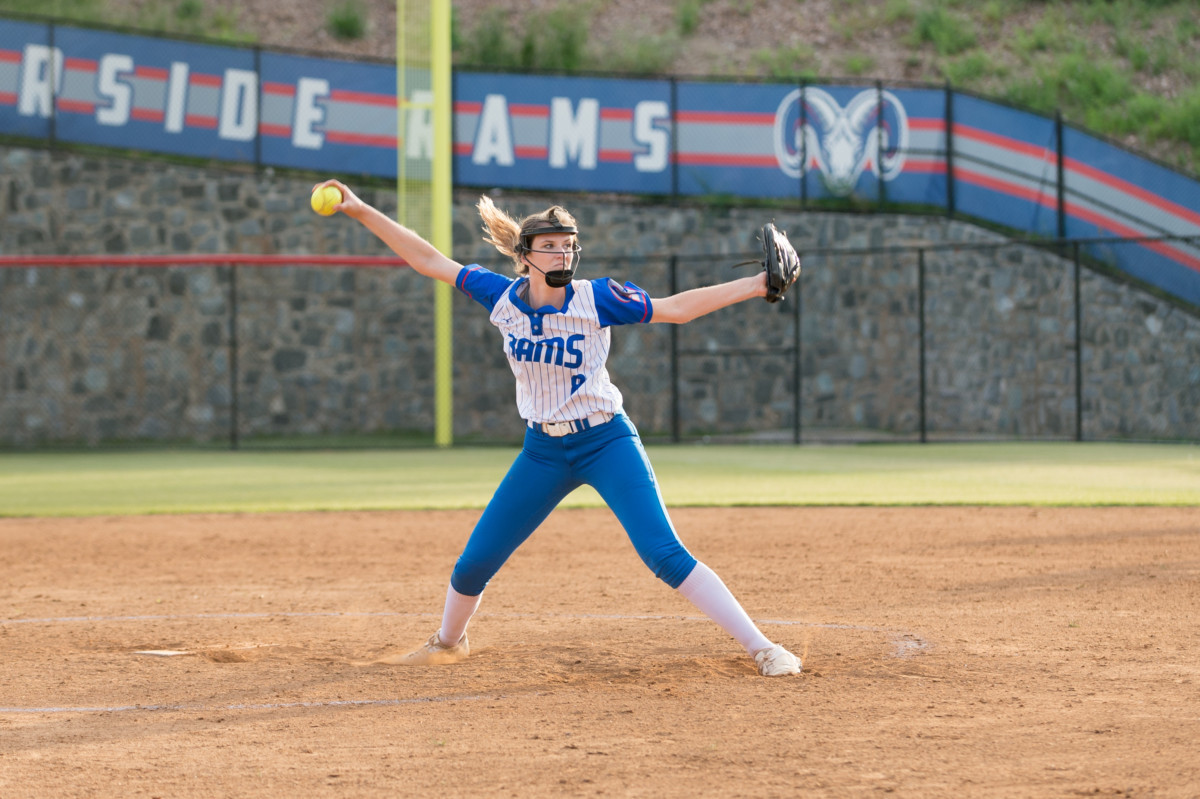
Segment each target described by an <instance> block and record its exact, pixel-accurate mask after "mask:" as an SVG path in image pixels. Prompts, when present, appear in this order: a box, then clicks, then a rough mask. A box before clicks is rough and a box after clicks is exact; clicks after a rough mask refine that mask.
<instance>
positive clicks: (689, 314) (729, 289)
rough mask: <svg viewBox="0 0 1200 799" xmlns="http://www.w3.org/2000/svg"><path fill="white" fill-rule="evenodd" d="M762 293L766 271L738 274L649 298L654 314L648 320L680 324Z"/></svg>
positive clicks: (764, 291)
mask: <svg viewBox="0 0 1200 799" xmlns="http://www.w3.org/2000/svg"><path fill="white" fill-rule="evenodd" d="M766 296H767V273H766V272H759V273H758V274H757V275H750V276H748V277H743V278H738V279H737V280H731V281H729V282H728V283H719V284H717V285H715V286H705V287H704V288H699V289H689V290H688V291H681V292H680V293H678V294H672V295H671V296H670V297H663V298H662V299H657V300H651V302H652V304H653V306H654V316H653V317H651V319H650V321H651V322H669V323H672V324H676V325H682V324H684V323H685V322H690V321H692V320H693V319H697V318H699V317H701V316H704V315H705V314H708V313H712V312H713V311H718V310H720V309H721V308H727V307H729V306H730V305H736V304H737V303H739V302H745V301H746V300H750V299H753V298H755V297H766Z"/></svg>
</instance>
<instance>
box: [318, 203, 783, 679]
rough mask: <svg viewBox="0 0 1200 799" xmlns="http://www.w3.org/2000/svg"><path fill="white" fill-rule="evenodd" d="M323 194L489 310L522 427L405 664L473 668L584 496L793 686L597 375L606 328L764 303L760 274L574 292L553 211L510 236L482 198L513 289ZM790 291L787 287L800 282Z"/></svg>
mask: <svg viewBox="0 0 1200 799" xmlns="http://www.w3.org/2000/svg"><path fill="white" fill-rule="evenodd" d="M322 186H336V187H337V188H338V189H340V190H341V192H342V198H343V199H342V202H341V203H340V204H339V205H337V207H336V210H337V211H340V212H342V213H344V214H346V215H348V216H350V217H352V218H354V219H356V220H358V221H359V222H361V223H362V224H363V225H364V226H366V228H367V229H369V230H370V231H371V232H373V233H374V234H375V235H376V236H378V237H379V238H380V239H381V240H382V241H383V242H384V243H385V244H387V245H388V246H389V247H390V248H391V249H392V250H394V251H395V252H396V253H397V254H398V255H399V256H400V257H402V258H403V259H404V260H405V261H407V262H408V263H409V265H410V266H411V267H412V268H413V269H415V270H416V271H417V272H419V273H420V274H422V275H426V276H427V277H431V278H434V279H437V280H441V281H443V282H445V283H449V284H450V285H452V286H454V287H455V288H457V289H458V290H459V291H461V292H462V293H463V294H465V295H466V296H467V297H469V298H471V299H472V300H474V301H476V302H478V303H479V304H480V305H482V306H483V307H484V308H486V309H487V310H488V312H489V313H490V319H491V322H492V324H493V325H495V326H496V328H497V329H499V331H500V335H501V337H502V340H503V345H504V352H505V355H507V357H508V362H509V365H510V366H511V367H512V371H513V374H514V375H515V376H516V383H517V408H518V411H519V412H520V415H521V417H522V418H523V419H525V422H526V430H525V442H524V446H523V448H522V450H521V453H520V454H519V455H518V456H517V459H516V461H515V462H514V463H513V465H512V467H511V468H510V469H509V471H508V474H507V475H506V476H505V477H504V479H503V481H502V482H501V483H500V486H499V488H497V489H496V493H495V495H494V496H493V497H492V499H491V501H490V502H489V503H488V506H487V509H486V510H485V511H484V512H483V515H482V516H481V517H480V519H479V522H478V523H477V524H476V526H475V529H474V531H473V532H472V533H471V536H470V539H469V540H468V541H467V545H466V548H465V549H464V550H463V552H462V554H461V555H460V556H459V558H458V561H457V563H456V564H455V566H454V570H453V572H452V573H451V575H450V585H449V586H448V588H447V590H446V604H445V608H444V611H443V614H442V624H441V627H440V628H439V630H438V631H437V632H436V633H434V634H433V635H432V636H431V637H430V638H429V640H428V641H427V642H426V643H425V644H424V645H423V646H421V647H419V648H418V649H416V650H414V651H412V652H410V653H408V654H407V655H405V656H404V657H403V658H402V662H403V663H405V664H407V665H434V664H446V663H455V662H458V661H461V660H463V659H465V658H466V657H468V655H469V654H470V644H469V643H468V641H467V624H468V622H470V620H471V617H472V615H473V614H474V613H475V611H476V610H477V609H478V607H479V602H480V598H481V597H482V595H483V590H484V588H486V587H487V584H488V581H489V580H491V578H492V576H493V575H495V574H496V572H497V571H499V569H500V567H501V566H503V565H504V563H505V561H506V560H508V558H509V556H510V555H512V553H513V552H514V551H516V549H517V547H519V546H520V545H521V544H522V543H523V542H524V541H525V539H526V538H528V537H529V535H530V534H531V533H533V531H534V530H535V529H537V527H538V525H540V524H541V523H542V521H543V520H544V519H545V518H546V517H547V516H548V515H549V514H550V511H552V510H553V509H554V508H555V506H557V505H558V503H559V502H561V501H562V500H563V498H564V497H566V496H567V495H568V494H569V493H570V492H571V491H573V490H575V489H576V488H578V487H579V486H581V485H584V484H587V485H590V486H592V487H593V488H594V489H595V490H596V491H597V493H599V494H600V496H601V497H603V498H604V501H605V502H606V503H608V505H609V507H610V508H612V510H613V512H614V514H615V515H616V516H617V518H618V520H620V522H621V524H622V526H623V527H624V528H625V531H626V532H627V533H628V535H629V538H630V540H631V541H632V542H633V545H634V547H635V549H636V550H637V553H638V555H639V556H640V557H641V559H642V561H643V562H644V563H645V564H646V566H648V567H649V568H650V569H651V571H653V572H654V574H655V575H656V576H657V577H658V578H659V579H661V580H662V581H663V582H665V583H666V584H667V585H669V586H671V587H672V588H674V589H677V590H678V591H679V592H680V593H681V594H682V595H683V596H684V597H686V598H687V599H688V600H689V601H690V602H691V603H692V604H694V605H695V606H696V607H697V608H698V609H699V610H700V611H701V612H703V613H704V614H705V615H706V616H708V617H709V618H710V619H712V620H713V621H715V622H716V623H717V624H718V625H719V626H720V627H721V628H722V629H723V630H725V631H726V632H727V633H729V634H730V635H731V636H733V637H734V638H735V639H736V640H737V641H738V643H740V644H741V645H742V646H743V647H744V648H745V649H746V652H747V653H748V654H749V655H750V656H751V657H752V658H753V659H754V662H755V665H756V666H757V668H758V671H759V673H760V674H762V675H764V676H768V677H777V676H783V675H789V674H799V673H800V668H801V664H800V660H799V659H798V658H797V657H796V656H795V655H793V654H792V653H791V652H789V651H788V650H786V649H785V648H784V647H782V646H780V645H779V644H776V643H773V642H772V641H771V640H769V639H768V638H767V637H766V636H765V635H763V633H762V631H760V630H759V629H758V627H757V626H756V625H755V624H754V622H753V621H752V620H751V619H750V617H749V616H748V615H747V614H746V612H745V610H743V609H742V606H741V604H739V603H738V601H737V599H736V598H735V597H734V596H733V594H732V593H731V592H730V591H729V589H728V588H727V587H726V586H725V584H724V582H722V581H721V578H720V577H718V576H717V575H716V574H715V573H714V572H713V571H712V570H711V569H709V568H708V567H707V566H705V565H704V564H703V563H700V562H699V561H697V560H696V558H694V557H693V556H692V554H691V553H690V552H688V550H687V549H686V548H685V547H684V546H683V544H682V542H681V541H680V540H679V536H678V535H677V534H676V532H675V528H674V526H673V525H672V523H671V519H670V517H669V516H668V514H667V509H666V506H665V504H664V503H663V498H662V494H661V493H660V492H659V488H658V482H657V480H656V479H655V476H654V471H653V469H652V468H651V466H650V462H649V460H648V459H647V457H646V452H645V450H644V449H643V447H642V442H641V439H640V438H639V436H638V432H637V430H636V428H634V426H633V423H632V422H631V421H630V420H629V418H628V417H627V416H626V415H625V413H624V411H623V410H622V403H621V392H620V391H619V390H618V389H617V387H616V386H614V385H613V384H612V382H611V381H610V380H609V376H608V371H607V369H606V368H605V361H606V359H607V358H608V352H609V346H610V342H611V334H610V331H609V328H611V327H613V326H614V325H627V324H638V323H646V322H669V323H674V324H682V323H684V322H688V321H691V320H692V319H695V318H697V317H699V316H703V315H704V314H707V313H711V312H712V311H716V310H718V309H720V308H724V307H726V306H729V305H733V304H734V303H738V302H742V301H744V300H748V299H751V298H754V297H769V292H770V289H769V287H768V285H769V283H770V282H771V280H770V278H768V277H767V276H766V275H767V273H766V272H761V273H759V274H757V275H754V276H749V277H743V278H740V279H737V280H732V281H730V282H727V283H723V284H720V285H716V286H709V287H706V288H699V289H692V290H690V291H684V292H681V293H679V294H675V295H673V296H670V297H663V298H658V299H651V298H650V297H649V296H648V295H647V294H646V292H645V291H643V290H642V289H640V288H638V287H637V286H635V285H633V284H632V283H625V284H624V285H622V284H619V283H617V282H616V281H615V280H612V279H609V278H599V279H595V280H576V279H574V276H575V270H576V267H577V265H578V254H579V251H580V247H579V244H578V229H577V228H576V224H575V220H574V218H573V217H572V216H571V215H570V214H569V213H567V211H566V210H565V209H563V208H562V207H560V206H553V207H551V208H548V209H546V210H545V211H543V212H542V213H538V214H533V215H531V216H528V217H526V218H524V219H522V220H521V221H520V222H518V221H517V220H515V219H513V218H512V217H511V216H509V215H508V214H506V213H505V212H503V211H501V210H500V209H498V208H496V206H495V205H494V204H493V203H492V201H491V200H490V199H489V198H488V197H486V196H485V197H482V198H481V199H480V200H479V206H478V207H479V214H480V216H481V217H482V219H483V225H484V230H485V233H486V235H485V237H484V238H485V240H486V241H488V242H489V243H490V244H492V245H493V246H494V247H495V248H496V249H497V250H499V251H500V252H501V253H502V254H504V255H505V256H507V257H509V258H511V259H512V261H513V271H514V272H515V273H516V274H517V277H516V278H515V279H514V278H510V277H507V276H504V275H499V274H496V273H495V272H491V271H489V270H487V269H485V268H483V267H482V266H478V265H470V266H463V265H461V264H458V263H456V262H454V261H453V260H451V259H450V258H448V257H446V256H445V255H443V254H442V253H441V252H439V251H438V250H437V249H436V248H435V247H434V246H433V245H432V244H430V243H429V242H427V241H425V240H424V239H423V238H421V237H420V236H419V235H417V234H416V233H414V232H413V231H412V230H409V229H408V228H406V227H404V226H403V225H400V224H399V223H397V222H396V221H394V220H392V219H390V218H389V217H387V216H385V215H384V214H382V213H381V212H379V211H378V210H377V209H375V208H373V207H371V206H369V205H367V204H366V203H364V202H363V201H362V200H361V199H359V198H358V197H357V196H355V195H354V193H353V192H351V191H350V190H349V189H348V188H347V187H346V186H345V185H344V184H342V183H339V182H337V181H332V180H331V181H326V182H325V183H322V184H319V185H318V186H317V187H315V188H314V191H315V190H316V188H321V187H322ZM793 255H794V251H793ZM796 269H797V271H798V269H799V263H798V261H797V262H796ZM787 279H789V280H790V281H794V280H795V274H791V275H788V276H787ZM783 288H784V290H786V288H787V286H786V285H785V286H784V287H783Z"/></svg>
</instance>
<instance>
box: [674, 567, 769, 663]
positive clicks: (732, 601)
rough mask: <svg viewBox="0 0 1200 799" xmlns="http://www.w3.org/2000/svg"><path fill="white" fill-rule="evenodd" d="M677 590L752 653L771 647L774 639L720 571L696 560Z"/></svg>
mask: <svg viewBox="0 0 1200 799" xmlns="http://www.w3.org/2000/svg"><path fill="white" fill-rule="evenodd" d="M678 590H679V593H681V594H683V595H684V596H685V597H686V598H687V600H688V601H689V602H691V603H692V604H693V605H695V606H696V607H697V608H699V609H700V611H701V612H702V613H703V614H704V615H705V616H708V617H709V618H710V619H712V620H713V621H715V622H716V623H717V624H718V625H720V627H721V629H722V630H724V631H725V632H727V633H729V634H730V635H732V636H733V637H734V638H735V639H737V642H738V643H739V644H741V645H742V647H743V648H745V650H746V651H747V652H749V653H750V654H754V653H755V652H757V651H758V650H760V649H764V648H766V647H768V646H771V640H770V639H769V638H767V637H766V636H765V635H763V634H762V631H761V630H759V629H758V625H756V624H755V623H754V621H753V620H752V619H751V618H750V617H749V616H748V615H747V614H746V611H745V610H744V609H743V608H742V605H741V603H739V602H738V601H737V599H736V598H735V597H734V595H733V594H732V593H730V591H729V589H728V588H727V587H725V583H724V582H722V581H721V578H720V577H718V576H717V573H716V572H714V571H713V570H712V569H710V568H708V567H707V566H705V565H704V564H703V563H700V562H699V561H697V563H696V568H694V569H692V573H691V574H689V575H688V576H687V579H685V580H684V581H683V582H682V583H680V584H679V589H678Z"/></svg>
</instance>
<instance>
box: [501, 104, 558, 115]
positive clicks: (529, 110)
mask: <svg viewBox="0 0 1200 799" xmlns="http://www.w3.org/2000/svg"><path fill="white" fill-rule="evenodd" d="M508 113H509V116H514V117H540V118H542V119H549V117H550V106H548V105H530V104H529V103H512V104H511V105H509V106H508Z"/></svg>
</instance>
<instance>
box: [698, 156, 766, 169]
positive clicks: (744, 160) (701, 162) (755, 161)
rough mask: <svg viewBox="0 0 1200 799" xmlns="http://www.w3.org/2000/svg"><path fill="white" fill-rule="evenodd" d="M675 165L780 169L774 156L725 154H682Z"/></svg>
mask: <svg viewBox="0 0 1200 799" xmlns="http://www.w3.org/2000/svg"><path fill="white" fill-rule="evenodd" d="M675 163H677V164H685V165H687V166H749V167H770V168H778V167H779V161H778V160H777V159H776V158H775V156H773V155H728V154H725V153H680V154H679V155H678V156H676V158H675Z"/></svg>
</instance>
